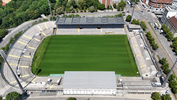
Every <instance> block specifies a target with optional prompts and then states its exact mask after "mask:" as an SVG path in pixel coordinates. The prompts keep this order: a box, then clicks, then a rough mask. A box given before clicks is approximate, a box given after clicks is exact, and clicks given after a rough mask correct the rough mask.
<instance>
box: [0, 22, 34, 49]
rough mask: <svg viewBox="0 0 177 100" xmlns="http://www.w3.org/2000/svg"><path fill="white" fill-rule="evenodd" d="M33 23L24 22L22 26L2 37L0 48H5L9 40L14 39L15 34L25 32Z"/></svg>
mask: <svg viewBox="0 0 177 100" xmlns="http://www.w3.org/2000/svg"><path fill="white" fill-rule="evenodd" d="M33 22H34V20H32V21H28V22H24V23H23V24H21V25H19V26H17V27H16V28H15V29H14V30H12V31H11V32H10V33H8V34H7V35H6V36H5V37H4V39H3V41H2V42H1V43H0V48H1V47H4V46H6V44H7V43H8V42H9V40H10V38H11V37H14V35H15V34H17V33H19V32H20V31H24V30H26V29H27V28H28V27H30V26H31V25H32V23H33Z"/></svg>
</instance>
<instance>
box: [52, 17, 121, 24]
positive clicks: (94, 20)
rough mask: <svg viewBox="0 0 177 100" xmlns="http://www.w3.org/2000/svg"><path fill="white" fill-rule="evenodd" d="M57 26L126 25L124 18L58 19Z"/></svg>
mask: <svg viewBox="0 0 177 100" xmlns="http://www.w3.org/2000/svg"><path fill="white" fill-rule="evenodd" d="M55 24H57V25H87V24H96V25H98V24H124V20H123V17H115V16H114V17H108V16H103V17H72V18H68V17H58V18H57V21H56V23H55Z"/></svg>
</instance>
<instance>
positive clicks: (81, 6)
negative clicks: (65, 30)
mask: <svg viewBox="0 0 177 100" xmlns="http://www.w3.org/2000/svg"><path fill="white" fill-rule="evenodd" d="M77 3H78V7H79V9H80V10H83V9H84V6H86V2H85V1H84V0H78V2H77Z"/></svg>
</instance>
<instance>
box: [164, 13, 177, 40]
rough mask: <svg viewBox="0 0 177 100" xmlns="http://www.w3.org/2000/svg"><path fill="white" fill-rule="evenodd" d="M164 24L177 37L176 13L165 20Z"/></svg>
mask: <svg viewBox="0 0 177 100" xmlns="http://www.w3.org/2000/svg"><path fill="white" fill-rule="evenodd" d="M166 26H167V27H168V28H169V29H170V31H171V32H172V33H173V36H174V37H177V15H175V16H173V17H171V18H169V19H168V20H167V22H166Z"/></svg>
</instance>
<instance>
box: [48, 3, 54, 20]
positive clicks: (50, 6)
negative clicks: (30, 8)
mask: <svg viewBox="0 0 177 100" xmlns="http://www.w3.org/2000/svg"><path fill="white" fill-rule="evenodd" d="M48 4H49V9H50V14H51V15H52V21H53V14H52V10H51V6H50V1H49V0H48Z"/></svg>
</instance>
